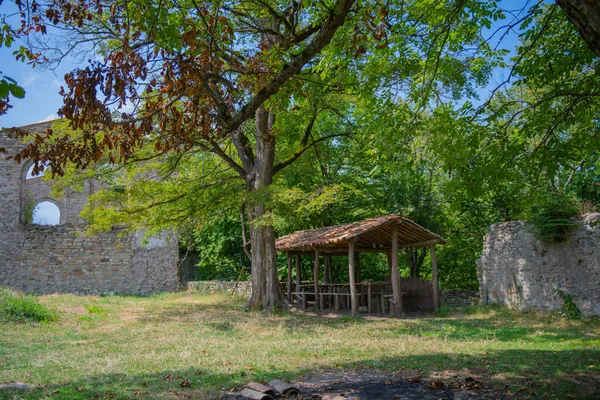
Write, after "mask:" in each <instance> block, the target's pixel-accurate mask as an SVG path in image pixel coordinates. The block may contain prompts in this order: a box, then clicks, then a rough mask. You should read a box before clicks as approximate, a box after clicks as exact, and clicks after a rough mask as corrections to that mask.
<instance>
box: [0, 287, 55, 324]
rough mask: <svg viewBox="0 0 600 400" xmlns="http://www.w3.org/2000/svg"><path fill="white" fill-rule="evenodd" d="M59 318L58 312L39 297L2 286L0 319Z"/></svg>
mask: <svg viewBox="0 0 600 400" xmlns="http://www.w3.org/2000/svg"><path fill="white" fill-rule="evenodd" d="M57 319H58V313H57V312H56V311H55V310H52V309H50V308H48V307H47V306H45V305H43V304H41V303H40V302H39V300H38V298H37V297H35V296H31V295H26V294H23V293H19V292H17V291H14V290H11V289H4V288H0V321H3V322H50V321H56V320H57Z"/></svg>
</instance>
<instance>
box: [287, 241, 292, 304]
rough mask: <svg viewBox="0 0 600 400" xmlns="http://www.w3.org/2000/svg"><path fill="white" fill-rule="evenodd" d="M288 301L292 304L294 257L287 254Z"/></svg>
mask: <svg viewBox="0 0 600 400" xmlns="http://www.w3.org/2000/svg"><path fill="white" fill-rule="evenodd" d="M287 267H288V268H287V301H288V304H290V305H291V304H292V255H291V254H290V252H289V251H288V252H287Z"/></svg>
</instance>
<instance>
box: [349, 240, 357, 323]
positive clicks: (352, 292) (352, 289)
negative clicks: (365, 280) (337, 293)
mask: <svg viewBox="0 0 600 400" xmlns="http://www.w3.org/2000/svg"><path fill="white" fill-rule="evenodd" d="M355 273H356V271H355V270H354V240H349V241H348V276H349V278H350V302H351V304H352V315H354V316H357V315H358V301H357V300H358V299H357V298H356V280H355V279H354V277H355V276H356V275H355Z"/></svg>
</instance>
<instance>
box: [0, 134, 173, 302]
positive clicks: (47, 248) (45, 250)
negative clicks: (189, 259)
mask: <svg viewBox="0 0 600 400" xmlns="http://www.w3.org/2000/svg"><path fill="white" fill-rule="evenodd" d="M49 126H50V123H43V124H35V125H32V126H30V127H27V129H29V130H43V129H45V128H47V127H49ZM21 147H22V144H21V143H20V142H18V141H16V140H14V139H11V138H9V137H7V135H6V133H5V132H2V131H0V149H3V150H4V151H3V152H0V286H9V287H13V288H16V289H20V290H23V291H26V292H35V293H55V292H63V293H76V294H101V293H107V292H110V293H121V294H150V293H157V292H162V291H172V290H176V289H177V287H178V274H177V264H178V263H177V261H178V252H179V249H178V247H179V246H178V240H177V237H176V235H171V236H172V237H170V238H169V237H167V236H159V237H151V238H149V239H148V240H143V234H142V233H141V232H136V233H134V234H131V233H125V232H124V231H123V230H119V229H113V230H112V231H110V232H106V233H102V234H99V235H93V236H86V235H85V229H86V226H85V223H84V221H83V220H82V219H81V217H80V216H79V213H80V212H81V210H82V208H83V206H84V205H85V203H86V201H87V198H88V197H89V195H90V194H92V193H94V192H96V191H97V190H98V189H99V188H100V187H101V183H100V182H97V181H86V182H84V183H83V190H82V191H75V190H67V191H66V193H65V195H64V196H63V197H61V198H59V199H55V198H52V182H51V181H48V180H45V179H42V178H40V177H37V178H33V179H26V173H27V170H28V169H29V166H30V163H27V162H26V163H23V164H17V163H15V162H14V160H11V159H8V157H9V156H11V155H14V154H16V153H17V152H18V151H19V149H20V148H21ZM44 199H49V200H51V201H52V202H54V203H55V204H56V205H58V206H59V208H60V211H61V218H60V225H57V226H44V225H31V224H26V223H25V222H27V221H26V218H25V211H24V208H25V204H26V202H27V201H33V202H35V203H37V202H38V201H40V200H44Z"/></svg>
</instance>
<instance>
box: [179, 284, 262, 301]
mask: <svg viewBox="0 0 600 400" xmlns="http://www.w3.org/2000/svg"><path fill="white" fill-rule="evenodd" d="M186 289H187V290H188V291H190V292H200V293H214V292H228V293H231V294H233V293H237V294H238V295H240V296H244V297H250V294H251V293H252V283H251V282H250V281H198V282H188V283H187V288H186Z"/></svg>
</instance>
